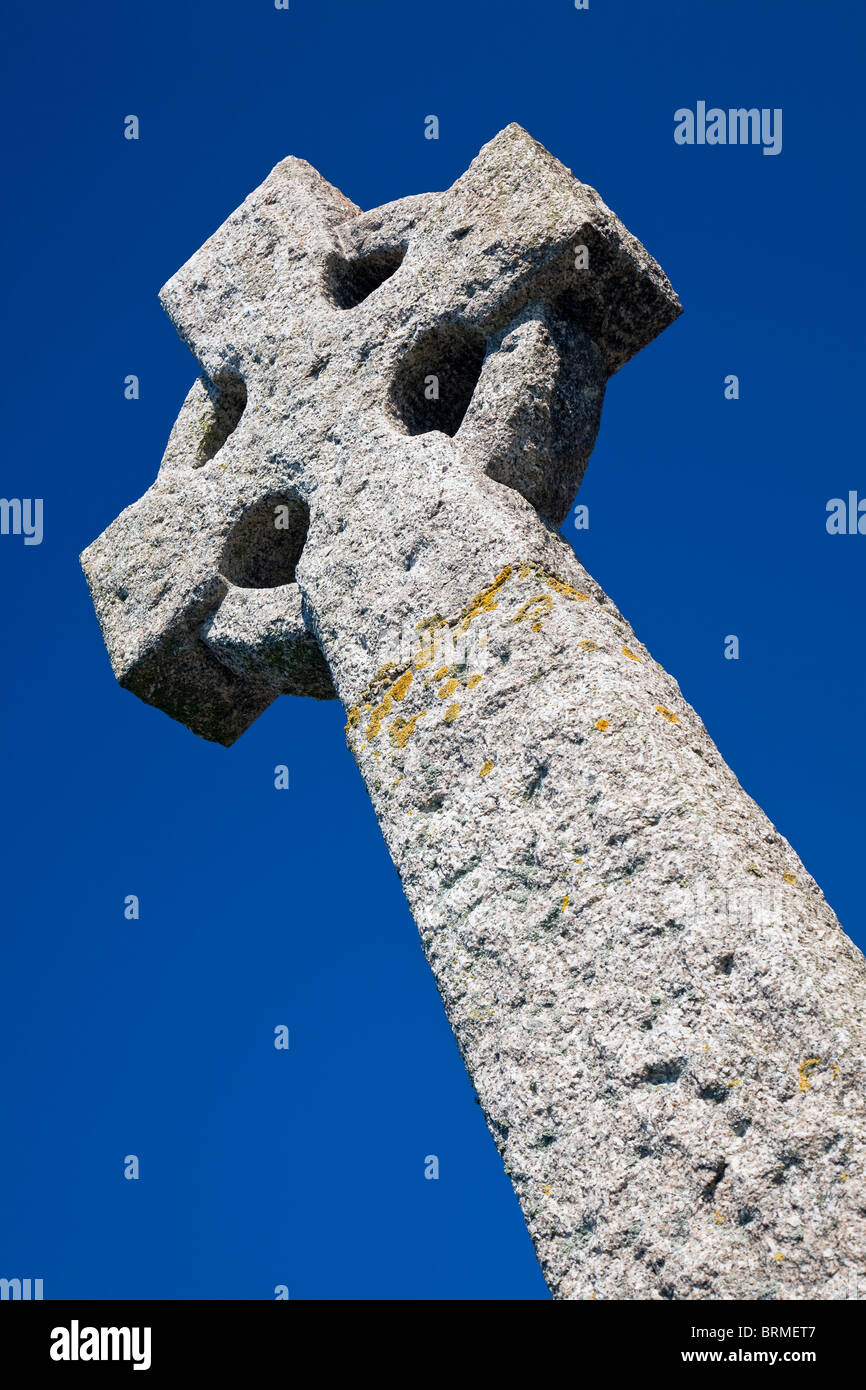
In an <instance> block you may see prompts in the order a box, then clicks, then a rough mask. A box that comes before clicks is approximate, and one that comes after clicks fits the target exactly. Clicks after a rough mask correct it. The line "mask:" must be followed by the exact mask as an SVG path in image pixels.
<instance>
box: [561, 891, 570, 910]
mask: <svg viewBox="0 0 866 1390" xmlns="http://www.w3.org/2000/svg"><path fill="white" fill-rule="evenodd" d="M570 902H571V898H570V897H569V896H568V894H567V893H566V895H565V897H564V898H563V900H562V907H561V908H560V911H561V912H564V911H565V909H566V908H567V907H568V904H569V903H570Z"/></svg>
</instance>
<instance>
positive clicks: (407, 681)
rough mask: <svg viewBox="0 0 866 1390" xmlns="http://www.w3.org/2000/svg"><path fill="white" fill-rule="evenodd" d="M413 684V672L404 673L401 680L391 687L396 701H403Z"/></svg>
mask: <svg viewBox="0 0 866 1390" xmlns="http://www.w3.org/2000/svg"><path fill="white" fill-rule="evenodd" d="M411 684H412V672H411V671H404V672H403V674H402V676H401V677H400V679H399V680H396V681H395V682H394V684H393V685H392V686H391V694H392V695H393V696H394V699H395V700H402V699H403V697H404V696H405V694H406V692H407V690H408V689H409V686H410V685H411Z"/></svg>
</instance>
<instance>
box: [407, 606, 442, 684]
mask: <svg viewBox="0 0 866 1390" xmlns="http://www.w3.org/2000/svg"><path fill="white" fill-rule="evenodd" d="M447 625H448V624H447V620H446V619H445V618H440V617H439V614H438V613H437V614H435V616H434V617H432V618H430V619H428V620H427V622H424V623H418V624H417V626H416V631H417V630H422V631H425V632H426V633H427V636H426V638H424V637H422V638H421V649H420V651H417V652H416V653H415V656H414V657H413V660H412V665H413V666H414V667H415V670H416V671H423V670H424V669H425V668H426V667H427V666H432V665H433V662H434V661H435V660H436V653H437V651H438V649H439V648H440V647H441V645H442V638H441V637H437V636H436V633H437V630H438V629H439V628H441V627H447Z"/></svg>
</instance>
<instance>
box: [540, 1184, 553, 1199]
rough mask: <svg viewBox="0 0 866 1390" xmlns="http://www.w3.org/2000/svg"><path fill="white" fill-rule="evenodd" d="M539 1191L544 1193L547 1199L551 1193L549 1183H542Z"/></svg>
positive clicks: (551, 1189) (551, 1188)
mask: <svg viewBox="0 0 866 1390" xmlns="http://www.w3.org/2000/svg"><path fill="white" fill-rule="evenodd" d="M541 1190H542V1192H543V1193H544V1195H545V1197H549V1196H550V1194H551V1192H552V1191H553V1187H552V1185H551V1184H550V1183H549V1182H545V1183H542V1185H541Z"/></svg>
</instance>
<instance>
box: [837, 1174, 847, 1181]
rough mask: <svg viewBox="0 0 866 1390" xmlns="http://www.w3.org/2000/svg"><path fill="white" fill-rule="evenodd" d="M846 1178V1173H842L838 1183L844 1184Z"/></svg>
mask: <svg viewBox="0 0 866 1390" xmlns="http://www.w3.org/2000/svg"><path fill="white" fill-rule="evenodd" d="M847 1176H848V1174H847V1173H843V1174H842V1176H841V1178H840V1179H839V1181H840V1182H844V1181H845V1179H846V1178H847Z"/></svg>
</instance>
